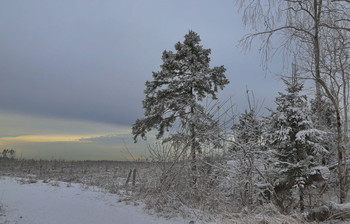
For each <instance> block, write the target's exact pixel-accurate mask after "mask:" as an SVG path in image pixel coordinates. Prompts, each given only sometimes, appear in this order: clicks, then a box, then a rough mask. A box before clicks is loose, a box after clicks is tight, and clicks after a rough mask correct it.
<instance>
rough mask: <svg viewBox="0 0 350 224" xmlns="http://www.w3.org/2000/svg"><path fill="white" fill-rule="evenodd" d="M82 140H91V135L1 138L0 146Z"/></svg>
mask: <svg viewBox="0 0 350 224" xmlns="http://www.w3.org/2000/svg"><path fill="white" fill-rule="evenodd" d="M82 138H91V135H85V136H82V135H21V136H14V137H1V138H0V145H4V144H8V143H10V142H37V143H39V142H79V141H80V139H82Z"/></svg>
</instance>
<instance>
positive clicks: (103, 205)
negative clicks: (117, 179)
mask: <svg viewBox="0 0 350 224" xmlns="http://www.w3.org/2000/svg"><path fill="white" fill-rule="evenodd" d="M0 204H2V206H3V210H4V211H3V213H4V214H5V216H0V224H7V223H9V224H62V223H65V224H100V223H101V224H112V223H113V224H134V223H135V224H136V223H142V224H170V223H172V224H173V223H174V224H185V223H188V221H185V220H183V219H182V220H181V219H172V220H167V219H164V218H159V217H156V216H152V215H148V214H146V213H145V212H144V211H143V210H142V207H141V206H131V205H125V204H124V203H119V202H118V196H117V195H115V194H106V193H102V192H94V191H91V190H82V189H81V187H80V185H79V184H72V185H71V186H70V187H67V183H63V182H59V186H50V185H49V184H46V183H42V182H41V181H39V182H37V183H34V184H20V183H18V182H17V181H16V179H15V178H9V177H1V178H0Z"/></svg>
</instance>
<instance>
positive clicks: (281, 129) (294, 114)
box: [264, 74, 327, 211]
mask: <svg viewBox="0 0 350 224" xmlns="http://www.w3.org/2000/svg"><path fill="white" fill-rule="evenodd" d="M283 81H284V83H285V85H286V93H279V96H278V97H277V98H276V104H277V108H276V111H273V112H272V114H271V115H270V117H268V118H267V124H268V131H267V132H266V133H264V139H265V140H266V144H267V146H268V147H271V148H273V149H275V150H276V157H277V161H278V162H277V163H276V168H277V169H278V171H279V174H280V176H279V178H278V180H277V181H276V183H275V189H278V188H280V189H284V190H287V191H289V190H290V189H291V188H292V187H293V186H297V187H298V189H299V205H300V210H301V211H303V210H304V196H303V189H304V185H305V182H306V181H307V179H308V177H309V175H310V174H311V173H312V167H315V166H317V165H319V164H320V161H319V160H318V155H321V154H323V153H327V151H326V150H325V148H324V147H323V146H321V145H320V144H319V142H320V141H321V136H322V134H323V132H322V131H319V130H317V129H315V128H314V127H313V123H312V120H311V113H310V108H309V105H308V101H307V97H306V95H303V94H302V93H301V91H302V89H303V84H302V83H300V82H299V80H298V79H297V76H296V74H294V75H293V76H292V78H290V79H289V80H287V79H284V80H283Z"/></svg>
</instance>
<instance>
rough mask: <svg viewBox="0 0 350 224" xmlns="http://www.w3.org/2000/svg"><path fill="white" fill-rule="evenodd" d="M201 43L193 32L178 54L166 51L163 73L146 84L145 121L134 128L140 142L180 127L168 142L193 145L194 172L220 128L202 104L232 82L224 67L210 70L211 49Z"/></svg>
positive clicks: (186, 38)
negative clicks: (149, 134)
mask: <svg viewBox="0 0 350 224" xmlns="http://www.w3.org/2000/svg"><path fill="white" fill-rule="evenodd" d="M200 41H201V39H200V37H199V35H198V34H197V33H195V32H193V31H189V33H188V34H186V35H185V40H184V42H183V43H181V42H178V43H176V44H175V50H176V52H172V51H164V52H163V55H162V60H163V64H162V65H161V66H160V67H161V70H160V71H159V72H153V80H152V81H147V82H146V90H145V94H146V98H145V100H144V101H143V108H144V111H145V112H144V114H145V118H143V119H138V120H136V122H135V123H134V125H133V128H132V133H133V135H134V140H135V141H136V140H137V137H139V136H140V137H142V138H145V136H146V133H147V132H149V131H150V130H152V129H155V130H157V135H156V137H157V139H159V138H161V137H163V136H164V134H165V132H166V131H168V130H169V129H170V128H172V126H173V125H174V124H179V126H180V129H181V132H180V131H179V132H177V133H175V134H173V135H171V136H167V138H166V140H175V141H179V140H180V141H182V142H186V143H188V145H190V148H191V159H192V171H196V153H197V152H199V150H200V147H199V143H200V142H203V141H206V140H208V139H210V136H211V135H208V132H210V133H215V129H216V128H217V127H218V124H217V121H216V120H214V119H213V116H212V115H210V114H208V113H207V112H206V111H205V108H204V107H203V106H202V105H201V104H200V102H201V101H203V99H205V98H206V97H208V96H209V97H211V98H212V99H216V98H217V96H216V93H217V92H218V90H219V89H223V88H224V86H225V85H226V84H228V83H229V81H228V79H227V78H226V77H225V75H224V72H225V70H226V69H225V68H224V66H218V67H213V68H210V66H209V63H210V58H209V54H210V53H211V50H210V49H205V48H203V46H202V45H200ZM194 182H195V181H194Z"/></svg>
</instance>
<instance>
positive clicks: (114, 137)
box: [0, 0, 281, 160]
mask: <svg viewBox="0 0 350 224" xmlns="http://www.w3.org/2000/svg"><path fill="white" fill-rule="evenodd" d="M242 24H243V23H242V18H241V14H240V13H238V10H237V7H236V5H235V1H234V0H220V1H212V0H176V1H175V0H172V1H171V0H148V1H144V0H60V1H54V0H45V1H42V0H28V1H20V0H4V1H1V3H0V30H1V33H0V124H1V125H0V150H1V149H5V148H10V149H14V150H16V156H17V157H21V158H34V159H73V160H85V159H113V160H132V159H137V158H140V157H144V156H145V152H146V150H145V147H146V145H147V144H151V143H152V141H154V136H152V133H151V134H150V135H149V138H148V139H149V140H148V143H147V142H144V141H142V140H140V141H139V142H138V143H137V144H134V143H133V140H132V135H131V126H132V124H133V122H134V121H135V120H136V119H137V118H142V117H143V108H142V100H143V99H144V93H143V91H144V89H145V82H146V81H147V80H151V79H152V71H159V70H160V67H159V66H160V65H161V64H162V61H161V55H162V52H163V51H164V50H172V51H174V44H175V43H176V42H178V41H181V42H182V41H183V39H184V35H185V34H186V33H188V31H189V30H193V31H195V32H197V33H198V34H199V35H200V37H201V39H202V42H201V44H202V45H203V46H204V47H205V48H211V52H212V53H211V55H210V57H211V66H212V67H213V66H218V65H224V66H225V67H226V69H227V71H226V73H225V74H226V77H227V78H228V79H229V80H230V84H229V85H227V86H226V88H225V89H224V90H223V91H221V92H220V94H219V99H220V100H222V101H225V100H227V99H228V98H230V97H232V102H233V103H234V104H235V106H236V108H237V110H241V111H242V110H244V109H245V108H246V107H247V103H246V95H245V92H246V89H249V90H251V91H253V92H254V95H255V98H256V99H257V100H258V101H259V102H264V107H272V106H273V100H274V97H275V96H276V95H277V92H278V91H280V90H281V84H280V81H279V80H278V78H277V77H276V75H275V72H274V71H273V72H266V71H263V70H262V68H261V66H260V65H261V62H260V55H259V53H258V44H253V46H252V49H251V50H250V51H249V52H246V53H244V52H243V51H242V49H241V48H239V47H238V46H237V45H238V41H239V40H240V39H241V38H242V37H243V35H244V34H246V33H249V32H250V30H249V29H246V28H244V27H243V25H242ZM275 67H279V65H278V64H276V65H275ZM276 72H278V71H276Z"/></svg>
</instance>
